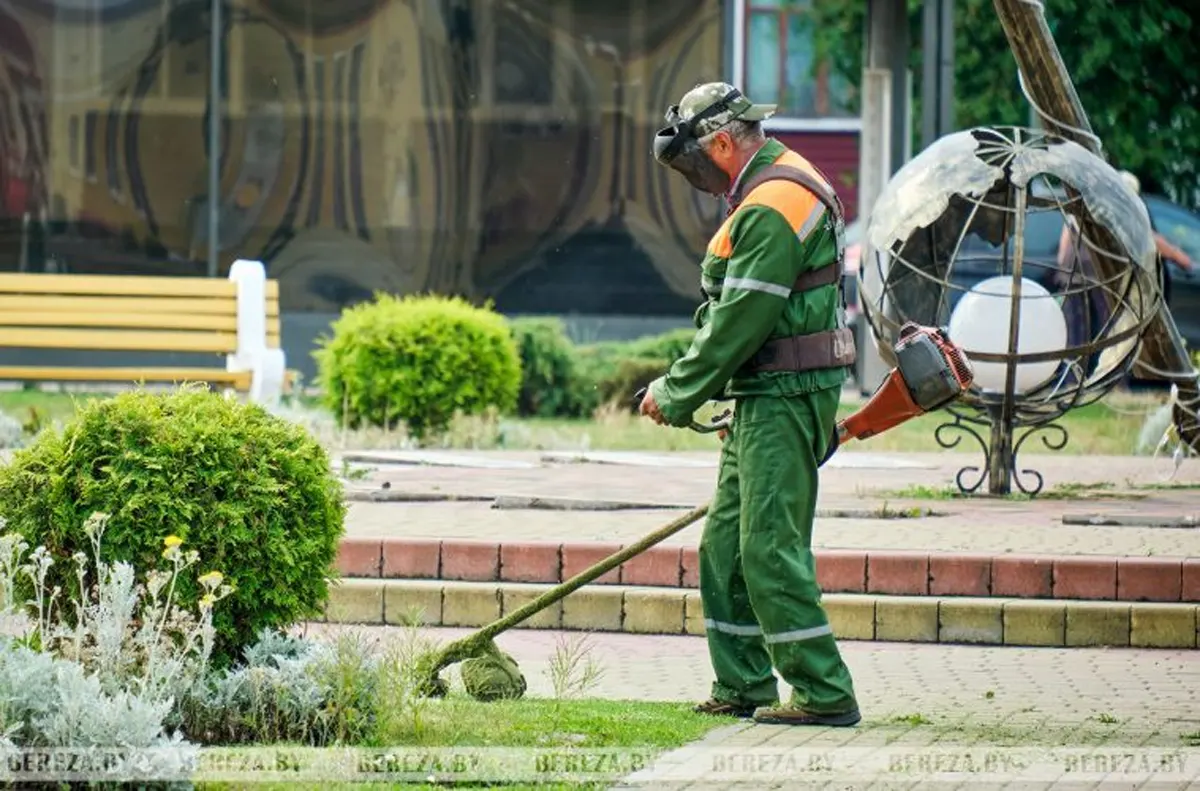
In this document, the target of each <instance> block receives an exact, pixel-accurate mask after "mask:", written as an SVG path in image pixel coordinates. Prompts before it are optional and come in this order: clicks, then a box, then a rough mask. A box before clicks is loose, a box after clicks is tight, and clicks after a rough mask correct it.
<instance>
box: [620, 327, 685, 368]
mask: <svg viewBox="0 0 1200 791" xmlns="http://www.w3.org/2000/svg"><path fill="white" fill-rule="evenodd" d="M695 337H696V330H694V329H691V328H688V327H685V328H683V329H678V330H671V331H670V332H664V333H662V334H661V335H650V336H647V337H645V338H638V339H637V340H635V341H630V342H629V353H630V356H631V357H657V358H661V359H664V360H666V361H667V362H668V363H673V362H675V361H676V360H678V359H679V358H680V357H682V356H683V355H685V354H687V351H688V349H690V348H691V346H692V339H693V338H695Z"/></svg>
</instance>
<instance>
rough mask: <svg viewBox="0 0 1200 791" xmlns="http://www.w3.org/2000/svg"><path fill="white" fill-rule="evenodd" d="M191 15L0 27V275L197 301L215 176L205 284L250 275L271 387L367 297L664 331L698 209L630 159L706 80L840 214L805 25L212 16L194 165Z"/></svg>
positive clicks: (302, 6)
mask: <svg viewBox="0 0 1200 791" xmlns="http://www.w3.org/2000/svg"><path fill="white" fill-rule="evenodd" d="M810 2H820V0H810ZM211 4H212V0H0V146H2V150H0V268H3V269H4V270H8V271H12V270H15V269H22V270H25V271H72V272H88V273H162V274H175V275H183V274H189V275H195V274H204V273H205V272H206V271H207V270H206V266H205V261H206V259H207V257H208V248H209V244H210V239H209V238H208V237H209V233H208V231H209V224H208V223H209V219H208V218H209V201H210V199H211V198H212V196H209V195H208V194H207V193H208V174H209V163H210V151H213V150H214V149H215V150H217V151H218V152H219V160H218V161H219V176H220V191H219V194H218V195H216V196H215V201H216V204H217V207H218V217H219V226H218V227H219V239H218V240H217V243H218V245H219V248H218V249H219V256H218V258H219V262H220V267H219V269H218V273H217V274H218V275H223V274H224V273H225V271H227V269H228V266H229V265H230V264H231V263H232V261H234V260H235V259H237V258H254V259H259V260H262V261H264V262H265V263H266V264H267V267H268V271H269V273H270V276H271V277H274V278H277V279H278V280H279V281H280V284H281V292H282V293H281V306H282V309H283V311H284V313H285V316H286V317H287V318H286V321H285V335H288V339H287V340H285V343H287V345H288V346H289V347H292V348H289V351H290V352H291V354H290V355H289V356H290V357H292V358H293V359H296V354H295V352H296V351H302V356H304V357H307V349H306V346H307V345H308V344H309V343H310V342H311V338H312V336H313V335H314V334H316V333H317V332H319V331H320V330H321V329H322V328H323V327H324V326H327V324H328V320H329V319H330V318H331V317H333V316H335V315H336V314H337V312H338V311H340V310H341V309H343V308H344V307H346V306H348V305H350V304H353V303H355V302H357V301H359V300H362V299H366V298H369V297H370V296H371V294H372V293H374V292H375V291H377V290H386V291H391V292H398V293H416V292H429V291H433V292H443V293H456V294H462V295H465V296H467V297H470V298H472V299H478V300H483V299H490V300H492V301H493V302H494V304H495V306H496V307H497V309H499V310H501V311H503V312H506V313H510V314H527V313H540V314H558V315H567V316H579V317H585V318H586V317H593V318H598V319H599V320H601V324H603V323H604V322H605V321H607V322H608V323H609V325H611V324H612V320H613V319H619V318H621V317H643V318H654V319H661V320H663V321H668V322H677V321H679V320H684V319H686V318H687V317H688V316H690V315H691V312H692V310H693V309H694V307H695V303H696V300H697V261H698V259H699V256H700V255H701V253H702V250H703V247H704V245H705V242H706V241H707V238H708V235H709V233H710V232H711V231H712V229H713V228H714V227H715V225H716V223H717V222H718V221H719V216H720V211H721V209H720V206H719V204H718V202H717V201H716V200H715V199H711V198H706V197H703V196H699V195H697V194H695V193H694V192H693V191H692V190H691V189H690V188H689V187H688V186H687V184H686V183H685V182H684V181H683V180H682V179H679V178H672V177H671V174H669V173H668V172H666V171H665V170H663V169H662V168H659V167H658V166H656V165H655V164H654V162H653V160H652V157H651V156H650V151H649V148H650V140H651V138H652V136H653V133H654V131H655V129H656V128H657V127H658V126H660V125H661V122H662V116H663V112H664V111H665V109H666V108H667V106H668V105H670V104H671V103H673V102H674V101H675V100H676V99H678V97H679V96H681V95H682V94H683V93H684V92H685V91H686V90H687V89H688V88H690V87H692V86H693V85H694V84H696V83H697V82H702V81H707V80H715V79H726V80H731V81H733V82H734V83H735V84H738V85H740V86H741V87H743V88H744V89H746V90H747V91H748V92H749V93H750V94H751V95H752V96H753V97H754V98H755V99H756V100H757V101H774V102H778V103H779V104H780V107H781V112H780V114H779V117H778V118H777V119H776V120H774V121H772V122H771V124H770V127H769V128H770V130H771V132H772V133H773V134H775V135H777V136H778V137H780V138H781V139H782V140H784V141H785V142H787V143H789V144H790V145H793V146H794V147H796V148H798V149H799V150H801V151H802V152H804V153H805V154H807V155H808V156H809V157H810V158H811V159H812V160H813V161H814V162H815V163H816V164H817V165H818V166H819V167H821V168H822V169H824V170H825V171H826V173H828V174H829V175H830V176H831V177H832V178H833V179H834V180H835V181H836V182H837V186H838V189H839V191H840V192H841V194H842V197H843V199H844V200H845V202H846V204H847V206H848V209H849V211H850V213H851V215H853V214H854V213H855V210H856V201H855V188H854V183H855V180H856V179H855V174H856V172H857V169H858V152H857V140H858V123H859V122H858V118H857V117H856V116H855V114H853V113H852V112H850V111H849V109H848V107H849V96H850V91H851V90H852V86H849V85H845V84H842V83H840V82H839V81H838V80H837V79H836V78H834V77H833V76H831V75H830V74H829V72H828V69H825V68H822V67H821V66H820V65H819V64H814V63H813V54H812V53H813V47H812V35H811V27H810V26H809V23H808V18H807V15H806V8H807V6H806V5H805V3H804V2H795V1H794V0H657V1H656V2H653V3H652V2H649V1H648V0H607V1H606V2H604V3H597V2H594V0H554V2H550V0H338V2H336V3H335V2H324V1H323V0H226V2H225V3H224V5H223V6H222V14H221V16H222V25H221V27H222V35H221V56H220V65H221V73H222V79H221V92H222V102H221V106H220V113H221V117H220V124H219V128H220V130H221V131H220V137H221V140H220V145H218V146H213V145H212V141H211V140H210V139H209V133H208V130H209V123H208V121H209V113H210V112H211V111H212V102H211V101H210V99H211V95H210V91H209V84H210V70H211V69H210V67H211V65H212V64H211V62H210V57H209V53H210V44H211V38H210V31H211V28H212V21H211V20H212V17H211V15H210V13H211V12H210V8H211ZM810 75H811V76H810ZM298 362H299V361H298Z"/></svg>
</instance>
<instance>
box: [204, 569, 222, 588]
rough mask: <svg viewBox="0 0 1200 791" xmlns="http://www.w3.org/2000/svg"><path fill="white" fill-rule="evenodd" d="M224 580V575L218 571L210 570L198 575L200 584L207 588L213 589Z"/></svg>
mask: <svg viewBox="0 0 1200 791" xmlns="http://www.w3.org/2000/svg"><path fill="white" fill-rule="evenodd" d="M224 580H225V575H224V574H222V573H221V572H219V571H210V572H208V573H207V574H205V575H203V576H202V577H200V580H199V582H200V584H201V585H203V586H204V587H206V588H208V589H209V590H214V589H216V588H217V587H218V586H220V584H221V583H222V582H223V581H224Z"/></svg>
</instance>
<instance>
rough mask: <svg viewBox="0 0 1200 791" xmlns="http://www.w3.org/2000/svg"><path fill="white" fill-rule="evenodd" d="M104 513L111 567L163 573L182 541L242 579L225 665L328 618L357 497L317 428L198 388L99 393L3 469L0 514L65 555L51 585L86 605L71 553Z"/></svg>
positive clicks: (226, 610) (217, 653) (222, 615)
mask: <svg viewBox="0 0 1200 791" xmlns="http://www.w3.org/2000/svg"><path fill="white" fill-rule="evenodd" d="M95 512H100V513H104V514H108V515H109V518H108V522H107V527H106V529H105V533H104V545H103V547H102V552H103V559H104V560H105V561H107V562H117V561H124V562H126V563H129V564H131V565H132V566H133V567H134V568H138V569H145V568H152V567H153V566H154V564H155V562H156V561H157V560H158V559H159V557H160V556H161V555H162V554H163V551H164V550H163V548H164V540H165V539H167V538H168V537H174V538H172V539H171V543H175V542H177V541H178V540H182V543H183V546H184V548H185V549H188V550H194V551H197V552H198V553H199V556H200V557H201V558H202V561H203V563H204V568H202V569H199V571H201V572H207V571H220V572H221V573H222V574H223V575H224V579H225V580H227V581H228V582H229V583H230V584H231V585H232V586H234V588H235V589H236V590H235V591H234V592H233V594H232V595H230V596H229V597H228V598H227V599H226V600H225V603H224V604H223V605H222V607H221V608H220V609H219V610H218V611H217V612H216V613H215V614H214V619H213V625H214V627H215V629H216V633H217V638H216V646H215V649H214V654H213V658H214V661H216V662H218V663H223V662H224V661H225V660H226V659H228V658H229V657H231V656H233V655H236V653H237V652H238V651H240V649H241V648H242V647H243V646H244V645H247V644H249V642H251V641H252V640H253V639H254V637H255V635H256V634H257V633H258V632H259V631H260V630H261V629H264V628H273V627H280V626H286V625H290V624H292V623H294V622H296V621H297V620H300V619H303V618H307V617H310V616H314V615H318V614H319V613H320V612H321V608H322V604H323V603H324V601H325V599H326V596H327V577H328V576H330V575H332V573H333V571H334V569H333V563H334V559H335V557H336V554H337V548H338V542H339V540H340V539H341V537H342V533H343V520H344V517H345V505H344V503H343V501H342V490H341V486H340V484H339V483H338V482H337V479H336V477H335V476H334V475H333V473H332V471H331V470H330V463H329V457H328V456H327V454H326V453H325V450H324V449H323V448H322V447H321V446H320V445H319V444H318V443H317V442H316V441H315V440H313V439H312V438H311V437H310V436H309V435H308V434H307V433H306V432H305V431H304V429H302V428H301V427H299V426H297V425H295V424H292V423H289V422H287V421H285V420H282V419H280V418H276V417H274V416H272V415H270V414H268V413H267V412H266V411H265V410H263V409H261V408H259V407H257V406H252V405H244V404H241V403H239V402H237V401H235V400H233V399H228V398H224V397H222V396H220V395H216V394H211V393H208V392H205V391H203V390H201V389H197V388H190V387H189V388H183V389H181V390H179V391H177V392H174V393H170V394H155V393H147V392H141V391H135V392H129V393H124V394H122V395H118V396H117V397H115V398H112V399H107V400H96V401H92V402H90V403H88V404H87V405H86V406H84V407H82V408H81V409H80V410H79V412H78V413H77V414H76V415H75V417H74V418H73V419H72V420H71V421H70V422H68V423H67V425H66V426H65V427H64V428H63V429H62V430H61V431H55V430H47V431H45V432H43V433H42V434H41V435H39V437H38V438H37V439H36V440H35V441H34V442H33V443H32V444H31V445H30V447H28V448H26V449H24V450H19V451H17V452H16V453H15V454H14V455H13V458H12V461H11V462H10V463H9V464H7V465H5V466H4V467H0V516H2V517H4V518H5V519H7V521H8V527H9V529H10V530H12V531H13V532H15V533H17V534H19V535H21V536H22V537H23V538H24V539H25V540H26V541H27V542H28V543H29V544H30V545H31V546H39V545H41V546H45V547H46V549H47V550H48V551H49V553H50V556H51V557H52V558H53V559H54V561H55V563H54V565H53V566H51V567H50V568H49V571H48V575H49V576H48V578H47V584H48V585H58V586H61V587H62V593H63V597H64V599H65V600H78V599H79V584H78V580H77V578H76V576H75V569H74V564H73V563H72V562H71V557H72V555H73V554H74V553H76V552H83V553H85V554H87V555H91V551H92V545H91V542H90V540H89V538H88V536H87V534H86V531H85V529H84V526H85V524H86V522H87V520H88V518H89V517H90V516H91V515H92V514H93V513H95ZM89 584H91V581H89ZM204 592H205V588H204V586H203V584H201V582H200V581H199V580H198V579H195V578H191V577H187V578H184V577H181V578H180V579H179V580H178V582H177V586H176V588H175V593H176V594H177V595H178V600H179V603H180V605H181V606H184V607H188V608H194V607H195V606H197V605H198V604H199V602H200V599H201V598H202V597H203V595H204ZM69 610H70V608H67V611H66V612H65V613H64V614H65V615H66V616H70V614H71V613H70V611H69Z"/></svg>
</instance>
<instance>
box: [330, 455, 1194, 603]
mask: <svg viewBox="0 0 1200 791" xmlns="http://www.w3.org/2000/svg"><path fill="white" fill-rule="evenodd" d="M869 444H870V443H869V442H868V443H864V444H863V446H862V447H863V449H864V451H869ZM844 452H845V453H852V452H854V451H844ZM459 455H470V454H466V453H465V452H464V453H461V454H459ZM478 455H480V456H485V457H487V456H494V457H503V458H512V459H517V460H525V461H537V460H538V458H539V455H538V454H537V453H508V454H503V453H480V454H478ZM656 455H659V456H671V457H673V458H678V459H679V460H680V464H681V465H682V464H683V463H685V462H688V461H694V460H696V459H710V460H711V459H713V458H715V457H714V456H713V454H705V453H700V454H696V453H679V454H656ZM876 455H877V456H878V457H880V458H883V457H885V456H887V454H876ZM896 458H905V459H914V460H916V461H919V462H922V463H926V464H928V465H930V469H882V468H881V469H870V470H863V469H854V468H828V467H827V468H826V469H825V470H824V471H823V473H822V483H821V491H820V496H819V508H820V509H821V512H822V513H832V512H841V513H846V514H852V515H853V516H850V517H844V518H840V517H833V516H820V515H819V516H818V518H817V524H816V527H815V530H814V543H815V545H816V546H817V547H820V548H825V549H857V550H867V549H880V550H887V549H891V550H912V551H927V552H934V551H936V552H959V553H965V554H1005V553H1014V554H1055V555H1056V554H1067V555H1072V554H1073V555H1092V556H1105V557H1152V556H1153V557H1171V558H1185V557H1191V558H1200V529H1169V528H1146V527H1109V526H1095V525H1067V524H1063V523H1062V517H1063V516H1064V515H1065V514H1075V515H1079V514H1089V515H1090V514H1097V513H1105V514H1135V513H1143V514H1145V513H1152V514H1179V515H1184V514H1200V489H1184V488H1178V489H1165V488H1160V489H1143V490H1138V491H1136V492H1135V494H1137V495H1138V496H1140V497H1142V498H1143V499H1138V500H1122V499H1107V500H1104V499H1087V500H1064V499H1056V498H1052V497H1046V498H1042V499H1036V500H1033V501H1010V500H1002V499H990V498H972V499H947V500H925V501H921V500H911V499H905V498H903V497H897V496H896V492H901V493H902V490H903V489H905V488H906V487H912V486H914V485H920V486H924V487H926V488H934V489H937V488H941V487H947V486H951V485H952V483H953V478H954V474H955V472H957V470H958V469H959V468H960V467H961V466H963V465H965V464H972V463H977V462H978V460H977V459H976V458H975V457H974V456H973V455H971V454H961V453H943V454H903V455H902V456H901V455H896ZM1022 464H1023V465H1028V466H1029V467H1031V468H1034V469H1038V470H1039V471H1041V472H1042V474H1043V475H1044V476H1045V478H1046V481H1047V483H1046V485H1047V487H1048V489H1049V488H1052V487H1054V486H1055V485H1059V484H1064V483H1083V484H1088V483H1098V482H1109V483H1112V484H1114V485H1116V486H1118V487H1125V486H1128V485H1155V486H1169V485H1171V484H1167V483H1164V482H1165V480H1166V477H1167V475H1168V474H1169V472H1170V468H1171V466H1172V465H1171V463H1170V462H1169V460H1164V459H1149V458H1132V457H1130V458H1125V457H1092V456H1052V455H1042V456H1033V455H1026V456H1023V457H1022ZM1198 469H1200V463H1197V462H1193V461H1188V462H1186V463H1185V464H1184V466H1183V467H1182V468H1181V469H1180V472H1179V475H1178V476H1177V477H1176V480H1175V481H1174V482H1173V483H1174V484H1176V485H1180V486H1186V485H1191V486H1195V484H1196V483H1197V481H1198ZM715 475H716V472H715V469H696V468H694V467H693V468H689V467H685V466H678V467H659V468H645V467H630V466H622V465H615V464H546V465H543V466H541V467H537V468H534V469H519V470H512V469H461V468H440V467H420V466H406V467H388V468H383V469H379V470H375V471H374V472H373V473H372V474H371V476H370V477H369V480H368V481H366V482H365V483H363V484H362V485H367V486H376V485H379V484H381V483H383V482H384V481H386V482H388V483H389V484H390V486H391V487H392V488H393V489H396V490H402V491H406V492H409V491H411V492H428V493H439V494H446V493H456V494H471V495H475V496H479V495H499V494H505V495H514V496H530V495H542V496H549V495H553V496H556V497H575V498H588V499H605V500H627V501H630V502H661V503H671V504H679V505H684V504H699V503H702V502H705V501H707V500H708V499H709V498H710V497H711V496H712V488H713V483H714V480H715ZM885 501H886V503H887V504H888V509H889V511H891V512H893V513H895V512H900V511H903V510H904V509H906V508H908V507H910V506H922V507H926V508H932V509H933V510H934V511H936V512H937V513H939V514H940V515H938V516H931V517H924V518H889V519H882V518H868V517H867V514H870V513H875V512H877V511H878V509H879V508H880V507H881V506H882V505H883V504H884V502H885ZM679 513H680V512H678V511H673V510H653V511H609V512H594V511H593V512H588V511H571V512H563V511H552V510H508V509H501V510H493V509H492V508H491V507H490V505H489V504H488V503H487V502H403V503H361V502H356V503H351V504H350V509H349V515H348V518H347V532H348V535H350V536H356V537H366V538H385V537H388V536H396V537H420V538H428V539H475V540H489V541H496V542H501V541H504V542H513V541H555V542H577V541H604V542H610V543H628V542H631V541H633V540H636V539H637V538H640V537H642V536H643V535H645V534H646V533H649V532H650V531H651V530H653V529H655V528H657V527H659V526H661V525H662V524H664V523H665V522H666V521H668V520H669V519H671V518H672V517H674V516H677V515H679ZM701 530H702V523H697V524H695V525H693V526H691V527H689V528H687V529H685V530H683V531H681V532H680V533H678V534H676V535H675V536H673V537H672V538H670V539H668V540H667V542H666V543H667V544H672V545H683V546H687V547H694V546H696V544H697V543H698V541H699V536H700V532H701ZM385 565H386V560H385ZM1195 574H1196V573H1195V572H1193V571H1191V570H1190V569H1189V570H1188V571H1186V572H1185V578H1184V581H1183V583H1184V588H1185V590H1187V591H1192V590H1194V589H1195V588H1196V587H1198V586H1200V582H1195V581H1193V580H1194V578H1195ZM1005 595H1020V594H1015V593H1014V594H1008V593H1006V594H1005Z"/></svg>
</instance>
